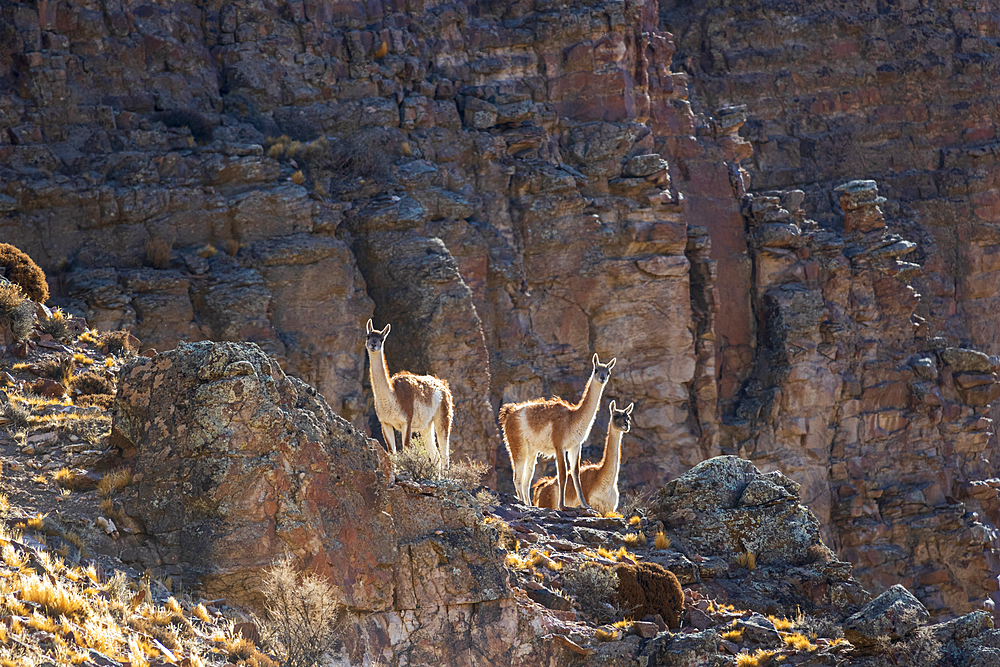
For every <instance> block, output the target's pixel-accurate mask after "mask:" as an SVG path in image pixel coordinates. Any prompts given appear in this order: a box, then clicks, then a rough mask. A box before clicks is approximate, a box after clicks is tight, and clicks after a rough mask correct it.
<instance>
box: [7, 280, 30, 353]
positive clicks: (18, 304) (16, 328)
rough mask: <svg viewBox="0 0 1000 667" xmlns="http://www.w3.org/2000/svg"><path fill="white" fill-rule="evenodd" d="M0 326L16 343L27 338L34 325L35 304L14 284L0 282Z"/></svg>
mask: <svg viewBox="0 0 1000 667" xmlns="http://www.w3.org/2000/svg"><path fill="white" fill-rule="evenodd" d="M0 325H5V326H6V327H7V328H8V329H10V333H11V336H12V337H13V338H14V340H16V341H17V340H24V339H25V338H27V337H28V336H29V335H30V334H31V329H32V327H34V325H35V304H33V303H32V302H31V301H29V300H28V299H26V298H24V294H23V292H22V291H21V288H20V287H19V286H17V285H15V284H14V283H4V282H0Z"/></svg>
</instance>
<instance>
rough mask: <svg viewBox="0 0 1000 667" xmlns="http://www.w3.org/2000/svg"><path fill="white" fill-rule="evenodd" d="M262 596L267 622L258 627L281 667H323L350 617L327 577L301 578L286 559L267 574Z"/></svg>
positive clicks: (263, 639)
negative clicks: (321, 666)
mask: <svg viewBox="0 0 1000 667" xmlns="http://www.w3.org/2000/svg"><path fill="white" fill-rule="evenodd" d="M261 592H262V593H263V594H264V597H265V599H266V604H265V609H266V618H265V619H257V620H256V624H257V629H258V630H259V632H260V637H261V641H262V643H263V645H264V646H265V647H266V648H267V650H269V651H270V652H271V653H272V654H273V655H274V656H276V657H278V658H279V664H280V665H282V667H312V666H313V665H317V664H321V662H322V661H323V659H324V658H325V657H326V656H329V655H330V654H332V653H333V651H334V650H335V649H336V648H337V645H338V644H339V643H340V639H341V637H342V636H343V634H344V631H345V629H346V627H347V622H348V620H349V617H348V613H347V607H346V606H345V605H343V604H342V603H341V601H340V600H339V599H338V598H337V595H336V593H335V591H334V589H333V587H332V586H331V585H330V583H329V582H328V581H327V580H326V579H324V578H323V577H320V576H318V575H316V574H311V573H310V574H304V575H300V574H299V573H298V572H296V571H295V568H294V567H293V566H292V563H291V559H290V558H289V557H286V558H283V559H281V560H279V561H278V562H277V563H275V564H274V565H273V566H272V567H271V568H270V569H269V570H267V571H266V572H265V574H264V586H263V589H262V591H261Z"/></svg>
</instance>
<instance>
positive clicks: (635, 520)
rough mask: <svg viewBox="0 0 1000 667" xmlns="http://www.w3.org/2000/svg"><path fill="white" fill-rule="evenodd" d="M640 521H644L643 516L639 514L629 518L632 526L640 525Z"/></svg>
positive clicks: (629, 523)
mask: <svg viewBox="0 0 1000 667" xmlns="http://www.w3.org/2000/svg"><path fill="white" fill-rule="evenodd" d="M640 523H642V517H641V516H639V515H638V514H637V515H635V516H634V517H632V518H631V519H629V520H628V525H630V526H638V525H639V524H640Z"/></svg>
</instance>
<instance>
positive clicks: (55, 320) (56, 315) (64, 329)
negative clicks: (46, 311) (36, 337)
mask: <svg viewBox="0 0 1000 667" xmlns="http://www.w3.org/2000/svg"><path fill="white" fill-rule="evenodd" d="M35 328H37V329H38V331H39V332H40V333H43V334H49V335H50V336H52V337H53V338H54V339H55V340H59V341H68V340H70V339H71V338H72V337H73V332H72V331H71V330H70V328H69V321H68V320H67V319H66V314H65V313H63V311H62V310H60V309H59V308H56V309H55V310H53V311H52V315H51V316H50V317H46V318H45V319H44V320H39V321H38V324H37V325H36V326H35Z"/></svg>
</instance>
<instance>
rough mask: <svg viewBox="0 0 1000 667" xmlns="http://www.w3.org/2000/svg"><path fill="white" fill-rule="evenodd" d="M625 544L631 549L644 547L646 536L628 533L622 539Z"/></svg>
mask: <svg viewBox="0 0 1000 667" xmlns="http://www.w3.org/2000/svg"><path fill="white" fill-rule="evenodd" d="M622 540H624V541H625V544H627V545H629V546H630V547H633V548H640V547H644V546H646V536H645V535H643V534H642V533H629V534H627V535H625V536H624V537H622Z"/></svg>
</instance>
